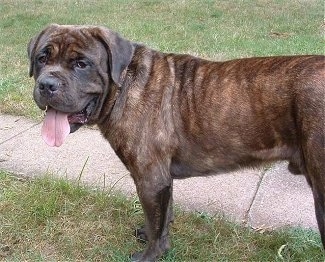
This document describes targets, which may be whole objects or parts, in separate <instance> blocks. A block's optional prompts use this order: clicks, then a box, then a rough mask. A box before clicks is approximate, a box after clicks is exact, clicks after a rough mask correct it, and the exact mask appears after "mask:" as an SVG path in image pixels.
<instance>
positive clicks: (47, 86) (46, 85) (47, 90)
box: [38, 77, 60, 94]
mask: <svg viewBox="0 0 325 262" xmlns="http://www.w3.org/2000/svg"><path fill="white" fill-rule="evenodd" d="M59 87H60V81H59V80H58V79H56V78H55V77H45V78H44V79H42V80H41V81H40V82H39V84H38V88H39V90H40V92H41V93H42V94H53V93H54V92H55V91H57V90H58V89H59Z"/></svg>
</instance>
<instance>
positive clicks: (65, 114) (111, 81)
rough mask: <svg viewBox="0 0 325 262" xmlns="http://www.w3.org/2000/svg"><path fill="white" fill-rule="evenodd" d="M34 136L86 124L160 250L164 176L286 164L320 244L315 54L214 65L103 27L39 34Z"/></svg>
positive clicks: (33, 57) (321, 174)
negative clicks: (310, 201)
mask: <svg viewBox="0 0 325 262" xmlns="http://www.w3.org/2000/svg"><path fill="white" fill-rule="evenodd" d="M28 56H29V59H30V76H34V79H35V88H34V92H33V96H34V100H35V102H36V104H37V105H38V107H39V108H40V109H42V110H46V116H45V118H44V123H43V126H42V136H43V139H44V140H45V142H46V143H47V144H48V145H50V146H60V145H62V143H63V142H64V140H65V138H66V136H67V135H68V134H69V133H72V132H74V131H76V130H77V129H78V128H79V127H80V126H82V125H85V124H87V125H95V124H96V125H97V126H98V127H99V129H100V131H101V133H102V135H103V136H104V137H105V138H106V139H107V140H108V141H109V143H110V145H111V147H112V148H113V149H114V151H115V153H116V154H117V156H118V157H119V158H120V159H121V161H122V162H123V163H124V165H125V166H126V167H127V169H128V170H129V171H130V174H131V176H132V178H133V180H134V183H135V185H136V189H137V194H138V196H139V199H140V201H141V204H142V207H143V210H144V216H145V226H144V228H140V229H138V230H137V232H136V234H137V236H138V237H139V238H141V239H143V240H147V245H146V248H145V250H144V251H142V252H138V253H135V254H134V255H133V256H132V261H155V260H157V259H158V258H159V257H161V256H162V255H163V254H164V253H165V252H166V251H167V250H168V249H169V248H170V241H169V236H168V227H169V224H170V222H172V221H173V219H174V216H173V208H172V202H173V200H172V185H173V179H181V178H188V177H193V176H208V175H213V174H218V173H223V172H228V171H232V170H235V169H238V168H241V167H247V166H248V167H255V166H257V165H260V164H262V163H266V162H270V161H276V160H287V161H288V162H289V165H288V168H289V170H290V171H291V172H292V173H294V174H303V175H305V177H306V179H307V181H308V183H309V185H310V187H311V190H312V193H313V197H314V202H315V211H316V218H317V222H318V227H319V231H320V234H321V239H322V243H323V245H324V246H325V225H324V224H325V207H324V202H325V198H324V195H325V142H324V140H325V135H324V132H325V117H324V112H325V106H324V105H325V56H321V55H304V56H280V57H264V58H244V59H237V60H231V61H222V62H214V61H208V60H205V59H201V58H198V57H194V56H190V55H185V54H184V55H183V54H167V53H162V52H158V51H155V50H153V49H150V48H148V47H146V46H145V45H143V44H138V43H134V42H131V41H128V40H126V39H124V38H123V37H121V36H120V35H119V34H118V33H116V32H113V31H111V30H109V29H107V28H105V27H96V26H70V25H55V24H53V25H50V26H48V27H46V28H45V29H44V30H43V31H41V32H40V33H39V34H38V35H36V36H35V37H33V38H32V39H31V41H30V43H29V45H28Z"/></svg>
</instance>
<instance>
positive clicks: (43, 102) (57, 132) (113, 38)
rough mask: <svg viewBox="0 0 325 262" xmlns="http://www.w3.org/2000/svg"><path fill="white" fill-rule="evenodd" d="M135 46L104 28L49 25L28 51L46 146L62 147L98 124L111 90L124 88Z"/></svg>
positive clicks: (36, 37)
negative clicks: (83, 128) (74, 135)
mask: <svg viewBox="0 0 325 262" xmlns="http://www.w3.org/2000/svg"><path fill="white" fill-rule="evenodd" d="M133 51H134V47H133V44H132V43H131V42H129V41H127V40H126V39H123V38H121V37H120V36H119V35H118V34H117V33H115V32H112V31H110V30H108V29H106V28H103V27H92V26H65V25H64V26H61V25H50V26H48V27H47V28H45V29H44V30H43V31H42V32H40V33H39V34H38V35H36V36H35V37H33V38H32V39H31V41H30V42H29V45H28V56H29V59H30V76H34V79H35V88H34V100H35V102H36V104H37V105H38V106H39V108H41V109H42V110H45V109H46V111H47V113H46V116H45V119H44V124H43V128H42V135H43V138H44V140H45V141H46V142H47V143H48V144H49V145H51V146H60V145H61V144H62V143H63V140H64V138H65V137H66V136H67V135H68V134H69V133H70V132H74V131H75V130H77V129H78V128H79V127H80V126H81V125H83V124H86V123H88V124H94V123H96V118H97V117H98V114H99V111H100V110H101V105H102V104H103V100H104V99H105V97H106V95H107V94H108V92H109V87H110V86H111V85H112V84H115V85H116V86H120V85H121V84H122V82H123V80H124V79H123V77H124V75H125V74H124V71H125V70H126V69H127V67H128V65H129V64H130V62H131V59H132V56H133Z"/></svg>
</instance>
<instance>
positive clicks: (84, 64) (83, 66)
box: [76, 61, 87, 69]
mask: <svg viewBox="0 0 325 262" xmlns="http://www.w3.org/2000/svg"><path fill="white" fill-rule="evenodd" d="M76 67H78V68H81V69H83V68H86V67H87V64H86V63H85V62H83V61H76Z"/></svg>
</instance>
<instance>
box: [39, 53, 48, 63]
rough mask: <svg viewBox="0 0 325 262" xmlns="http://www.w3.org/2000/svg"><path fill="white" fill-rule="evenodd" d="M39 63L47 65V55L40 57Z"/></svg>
mask: <svg viewBox="0 0 325 262" xmlns="http://www.w3.org/2000/svg"><path fill="white" fill-rule="evenodd" d="M38 62H39V63H40V64H45V63H46V62H47V55H41V56H39V57H38Z"/></svg>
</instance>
